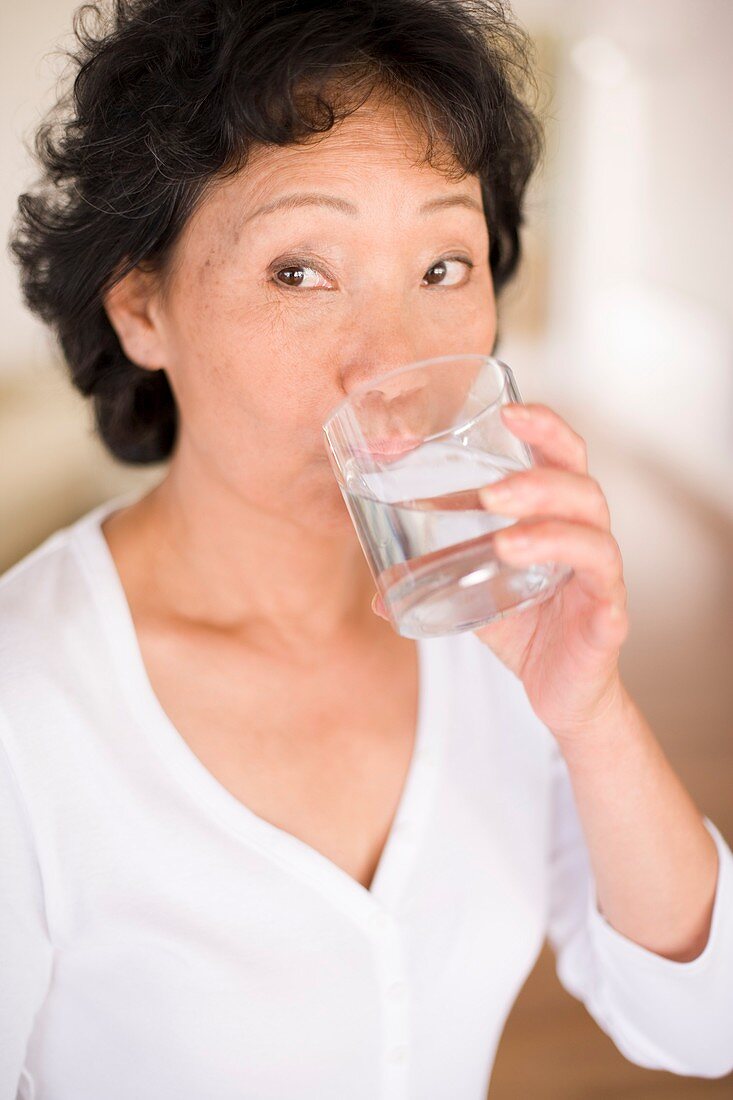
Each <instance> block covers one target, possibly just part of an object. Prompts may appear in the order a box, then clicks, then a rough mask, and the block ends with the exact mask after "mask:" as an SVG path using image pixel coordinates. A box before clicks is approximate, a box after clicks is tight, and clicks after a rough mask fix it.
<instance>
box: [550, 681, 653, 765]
mask: <svg viewBox="0 0 733 1100" xmlns="http://www.w3.org/2000/svg"><path fill="white" fill-rule="evenodd" d="M639 718H640V713H639V710H638V708H637V706H636V704H635V703H634V700H633V699H632V698H631V696H630V695H629V693H628V691H627V690H626V687H625V685H624V684H623V682H622V680H621V678H620V677H615V678H614V680H612V681H611V683H610V684H609V686H608V689H607V691H606V692H605V693H604V696H603V700H602V701H601V702H600V704H599V706H598V708H597V709H596V710H595V711H594V713H593V714H592V715H590V716H589V717H587V718H585V719H583V720H582V721H578V722H575V723H573V725H572V726H567V727H563V728H561V729H552V731H551V732H552V733H553V735H554V737H555V740H556V741H557V743H558V745H559V747H560V751H561V752H562V754H563V756H565V758H566V759H568V758H569V757H570V756H571V755H576V754H578V753H583V752H585V751H587V750H589V749H591V747H595V750H594V751H598V748H597V747H598V746H599V745H603V746H607V747H611V746H613V745H614V744H620V743H622V742H623V741H624V740H625V739H627V738H628V737H629V735H630V734H631V735H632V736H633V735H634V731H636V730H638V727H639Z"/></svg>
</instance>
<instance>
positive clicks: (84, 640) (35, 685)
mask: <svg viewBox="0 0 733 1100" xmlns="http://www.w3.org/2000/svg"><path fill="white" fill-rule="evenodd" d="M88 515H89V513H88V514H87V516H85V517H82V519H81V520H78V521H76V522H75V523H73V524H71V525H69V526H67V527H63V528H61V529H59V530H58V531H56V532H54V533H53V534H52V535H50V536H49V537H48V538H47V539H46V540H45V541H44V542H42V543H41V544H40V545H39V546H37V547H36V548H35V549H34V550H32V551H31V552H30V553H29V554H27V555H26V556H25V557H24V558H22V559H21V560H20V561H18V562H16V564H15V565H13V566H11V567H10V569H8V570H6V572H5V573H3V574H2V575H0V710H2V712H3V714H4V717H5V722H4V726H5V727H6V729H8V728H9V729H16V730H19V731H20V727H26V728H29V729H36V728H38V727H39V726H41V725H43V724H47V720H48V718H49V716H50V715H52V714H53V713H54V710H55V708H56V713H58V709H57V708H58V704H59V702H60V701H63V700H65V699H66V698H68V697H69V696H70V695H73V694H74V690H75V685H77V686H78V684H79V683H80V682H81V681H83V679H84V676H85V673H86V672H88V671H90V670H92V669H93V668H94V664H95V654H96V653H98V652H99V632H100V629H101V622H100V617H99V615H98V614H97V611H96V607H95V602H94V597H93V592H92V586H91V584H90V580H89V577H88V575H87V572H86V570H85V567H84V562H83V558H82V555H81V554H80V552H79V545H78V543H79V540H78V535H79V532H80V528H81V526H82V524H83V523H84V522H85V521H86V519H87V517H88Z"/></svg>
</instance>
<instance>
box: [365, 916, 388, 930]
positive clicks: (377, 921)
mask: <svg viewBox="0 0 733 1100" xmlns="http://www.w3.org/2000/svg"><path fill="white" fill-rule="evenodd" d="M369 923H370V924H371V926H372V928H386V927H387V925H388V924H389V916H388V915H387V914H386V913H372V915H371V917H370V918H369Z"/></svg>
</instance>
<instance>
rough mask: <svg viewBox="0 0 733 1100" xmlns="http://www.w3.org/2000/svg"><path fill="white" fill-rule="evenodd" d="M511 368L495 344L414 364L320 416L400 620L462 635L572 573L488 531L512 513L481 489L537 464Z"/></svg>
mask: <svg viewBox="0 0 733 1100" xmlns="http://www.w3.org/2000/svg"><path fill="white" fill-rule="evenodd" d="M521 400H522V399H521V397H520V396H519V391H518V389H517V384H516V382H515V380H514V376H513V374H512V372H511V370H510V369H509V367H508V366H507V365H506V364H505V363H502V362H501V361H500V360H498V359H495V358H493V357H492V356H488V355H477V354H467V355H444V356H440V357H439V358H436V359H425V360H422V361H421V362H418V363H410V364H408V365H407V366H404V367H399V368H398V369H397V370H392V371H389V372H388V373H386V374H382V375H381V376H378V377H376V378H374V379H372V380H370V381H369V382H367V383H364V384H362V385H361V386H358V387H356V389H354V390H353V391H352V392H351V393H350V394H349V396H348V397H347V398H345V399H344V400H343V401H341V402H340V404H339V405H337V406H336V408H335V409H333V410H332V411H331V413H330V415H329V417H328V419H327V420H326V422H325V423H324V425H323V432H324V435H325V440H326V449H327V452H328V457H329V460H330V462H331V466H332V468H333V471H334V473H335V475H336V479H337V481H338V484H339V487H340V489H341V493H342V495H343V498H344V501H345V503H346V507H347V508H348V511H349V514H350V516H351V520H352V522H353V524H354V527H355V529H356V533H357V536H358V538H359V542H360V543H361V547H362V550H363V551H364V554H365V555H366V559H367V562H368V563H369V568H370V570H371V572H372V576H373V577H374V583H375V586H376V588H377V590H378V591H379V594H380V595H381V597H382V600H383V602H384V606H385V608H386V611H387V615H388V616H389V620H390V622H391V624H392V626H393V628H394V629H395V630H396V631H397V633H398V634H401V635H403V636H404V637H406V638H431V637H435V636H437V635H441V634H458V633H461V632H462V631H465V630H475V629H476V628H477V627H480V626H483V625H485V624H486V623H490V622H492V621H493V620H494V619H499V618H502V617H503V616H505V615H507V614H509V613H510V612H513V611H518V610H520V609H521V608H525V607H529V606H530V605H532V604H536V603H539V602H541V601H542V600H545V599H547V598H548V597H549V596H550V595H552V594H553V593H554V592H555V591H556V590H557V589H558V588H559V587H560V585H561V584H563V583H564V582H565V581H566V580H568V579H569V578H570V576H572V569H570V568H569V567H567V566H565V565H561V564H557V563H553V562H537V563H536V564H532V565H529V566H527V565H523V566H521V567H520V568H517V567H514V566H512V565H509V564H508V563H506V562H503V561H500V560H499V559H498V558H497V557H496V555H495V553H494V549H493V537H494V533H495V532H496V531H499V530H500V529H501V528H502V527H508V526H510V525H511V524H512V523H516V517H510V516H502V515H500V514H499V513H496V512H491V511H488V510H487V509H486V508H485V507H483V505H482V504H481V502H480V501H479V498H478V494H477V490H478V489H479V488H480V487H481V486H483V485H488V484H489V483H490V482H493V481H498V480H499V479H500V478H503V477H506V476H507V475H508V474H509V473H511V472H512V471H516V470H521V469H525V468H527V467H530V466H534V465H541V464H542V463H541V460H540V459H539V458H538V457H537V456H536V455H535V454H534V453H533V451H532V448H531V447H530V446H529V444H526V443H523V442H522V441H521V440H519V439H518V438H517V437H516V436H515V435H513V434H512V433H511V432H510V430H509V428H508V427H506V426H505V425H504V423H503V421H502V418H501V414H500V409H501V406H502V405H505V404H508V403H510V402H521Z"/></svg>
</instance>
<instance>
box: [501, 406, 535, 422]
mask: <svg viewBox="0 0 733 1100" xmlns="http://www.w3.org/2000/svg"><path fill="white" fill-rule="evenodd" d="M504 412H505V413H506V415H507V416H508V417H510V418H511V419H512V420H529V418H530V416H531V415H532V413H531V411H530V410H529V409H528V408H527V407H526V405H504Z"/></svg>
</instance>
